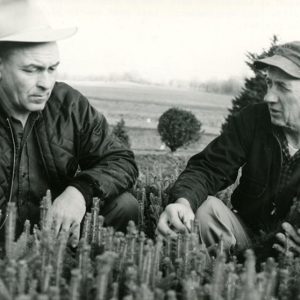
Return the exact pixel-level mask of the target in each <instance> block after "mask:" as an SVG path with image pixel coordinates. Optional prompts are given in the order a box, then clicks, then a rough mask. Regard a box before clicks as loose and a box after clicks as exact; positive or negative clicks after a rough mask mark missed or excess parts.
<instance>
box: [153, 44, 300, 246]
mask: <svg viewBox="0 0 300 300" xmlns="http://www.w3.org/2000/svg"><path fill="white" fill-rule="evenodd" d="M255 65H256V67H257V68H260V69H264V70H265V74H266V84H267V88H268V89H267V94H266V95H265V98H264V100H265V101H264V103H261V104H255V105H251V106H248V107H246V108H245V109H243V110H242V111H240V112H239V113H238V114H236V115H235V116H234V117H233V118H232V121H231V122H230V123H229V125H228V128H226V130H224V132H223V133H222V134H221V135H220V136H219V137H217V138H216V139H215V140H213V141H212V142H211V143H210V144H209V145H208V146H207V147H206V148H205V149H204V150H203V151H202V152H200V153H198V154H196V155H195V156H193V157H192V158H191V159H190V160H189V162H188V164H187V167H186V169H185V170H184V171H183V172H182V173H181V175H180V176H179V178H178V179H177V181H176V182H175V185H174V187H173V189H172V191H171V199H172V201H171V202H172V203H171V204H169V205H168V206H167V207H166V208H165V210H164V212H163V213H162V214H161V216H160V220H159V223H158V231H159V232H160V233H161V234H163V235H167V234H171V235H176V231H180V230H183V231H184V230H187V229H189V228H190V222H191V220H193V219H194V218H196V219H197V221H198V222H199V226H200V233H201V238H202V240H203V242H205V243H206V245H207V246H211V245H213V244H215V243H217V242H218V240H219V238H220V236H222V238H223V241H224V246H225V248H226V249H231V248H232V247H235V248H237V249H240V250H241V249H245V248H247V247H250V246H251V238H252V237H253V234H255V233H258V232H259V231H261V230H263V231H265V232H269V231H270V230H271V228H272V225H273V224H276V223H278V222H280V221H281V220H283V219H284V218H285V217H286V216H287V213H288V211H289V208H290V206H291V203H292V200H293V198H295V197H297V196H298V194H299V192H300V190H299V187H300V151H299V149H300V42H291V43H287V44H284V45H281V46H278V47H277V49H276V51H275V55H273V56H271V57H267V58H265V59H261V60H257V61H256V62H255ZM240 168H242V175H241V178H240V181H239V184H238V186H237V188H236V189H235V190H234V192H233V194H232V196H231V204H232V210H231V209H229V208H228V207H227V206H226V205H224V203H223V202H222V201H221V200H219V199H217V198H216V197H214V195H215V194H216V193H217V192H218V191H219V190H222V189H224V188H226V187H228V186H229V185H231V184H232V183H234V182H235V181H236V178H237V175H238V171H239V169H240ZM283 227H284V229H286V231H288V234H290V235H291V236H292V238H293V240H294V242H297V241H298V242H299V241H300V238H299V237H300V235H298V234H297V233H296V232H295V231H294V230H293V228H292V227H291V226H290V225H289V224H287V223H284V226H283ZM278 238H279V240H280V241H281V242H283V243H284V236H283V235H282V234H279V235H278ZM299 245H300V243H299ZM277 247H278V248H279V249H280V247H281V246H280V245H277ZM299 249H300V248H299Z"/></svg>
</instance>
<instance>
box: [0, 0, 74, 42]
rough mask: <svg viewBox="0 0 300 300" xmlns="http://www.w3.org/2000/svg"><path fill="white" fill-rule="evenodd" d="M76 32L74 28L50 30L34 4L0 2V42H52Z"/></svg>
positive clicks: (27, 1) (26, 0)
mask: <svg viewBox="0 0 300 300" xmlns="http://www.w3.org/2000/svg"><path fill="white" fill-rule="evenodd" d="M76 32H77V28H76V27H72V28H57V29H55V28H52V27H51V26H50V24H49V23H48V21H47V18H46V17H45V15H44V13H43V11H42V10H41V8H40V7H39V6H38V5H37V3H36V2H33V1H30V0H0V42H31V43H42V42H53V41H58V40H62V39H65V38H68V37H70V36H72V35H74V34H75V33H76Z"/></svg>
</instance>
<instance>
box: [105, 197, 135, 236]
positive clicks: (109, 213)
mask: <svg viewBox="0 0 300 300" xmlns="http://www.w3.org/2000/svg"><path fill="white" fill-rule="evenodd" d="M100 215H102V216H103V217H104V225H105V226H112V227H114V229H115V230H116V231H123V232H124V233H126V227H127V225H128V222H129V221H130V220H132V221H134V223H135V224H136V225H138V215H139V205H138V201H137V199H136V198H135V197H134V196H132V195H131V194H130V193H127V192H125V193H123V194H121V195H120V196H118V197H116V198H115V199H111V200H109V201H107V202H106V203H105V204H104V206H103V207H102V209H101V210H100Z"/></svg>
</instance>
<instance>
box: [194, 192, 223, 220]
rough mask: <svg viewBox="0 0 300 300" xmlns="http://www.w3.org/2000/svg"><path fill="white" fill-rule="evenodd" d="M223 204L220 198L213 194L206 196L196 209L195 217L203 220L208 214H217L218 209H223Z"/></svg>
mask: <svg viewBox="0 0 300 300" xmlns="http://www.w3.org/2000/svg"><path fill="white" fill-rule="evenodd" d="M224 206H225V204H224V203H223V202H222V200H220V199H218V198H216V197H214V196H208V197H207V199H206V200H205V201H204V202H203V203H202V204H201V206H200V207H199V208H198V209H197V211H196V218H197V219H198V220H202V221H203V220H205V219H207V218H208V217H210V216H213V215H215V214H218V211H219V210H224Z"/></svg>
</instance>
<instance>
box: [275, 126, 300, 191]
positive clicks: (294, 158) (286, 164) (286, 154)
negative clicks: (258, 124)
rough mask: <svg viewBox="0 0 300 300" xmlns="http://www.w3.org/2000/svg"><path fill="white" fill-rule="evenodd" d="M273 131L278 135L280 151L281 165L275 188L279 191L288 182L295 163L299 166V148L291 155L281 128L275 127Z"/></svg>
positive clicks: (295, 165)
mask: <svg viewBox="0 0 300 300" xmlns="http://www.w3.org/2000/svg"><path fill="white" fill-rule="evenodd" d="M274 132H275V134H276V136H277V137H278V140H279V142H280V146H281V151H282V165H281V171H280V177H279V184H278V189H277V192H278V193H279V192H281V191H282V189H283V188H284V187H285V186H286V185H287V184H288V183H289V181H290V178H291V177H292V175H293V173H294V172H295V170H296V167H297V165H298V166H299V164H300V150H298V151H297V152H296V153H294V154H293V155H291V154H290V151H289V147H288V141H287V138H286V136H285V134H284V132H283V130H282V128H280V127H276V128H275V129H274Z"/></svg>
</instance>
